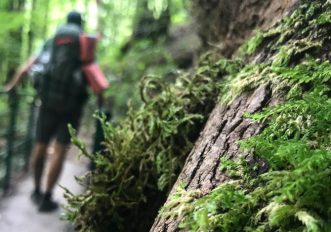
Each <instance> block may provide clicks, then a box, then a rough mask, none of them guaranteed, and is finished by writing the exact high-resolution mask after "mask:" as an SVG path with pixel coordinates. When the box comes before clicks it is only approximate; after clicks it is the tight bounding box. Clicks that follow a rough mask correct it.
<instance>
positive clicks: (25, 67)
mask: <svg viewBox="0 0 331 232" xmlns="http://www.w3.org/2000/svg"><path fill="white" fill-rule="evenodd" d="M37 58H38V57H37V56H31V57H30V58H29V59H28V61H27V62H25V63H24V64H22V65H21V66H20V67H19V68H18V70H17V71H16V72H15V74H14V76H13V78H12V79H11V80H10V82H9V83H8V84H7V85H6V86H5V91H10V90H12V89H13V88H14V87H15V86H16V85H17V84H18V83H19V82H20V81H21V80H22V78H23V77H24V76H26V74H27V72H28V70H29V68H30V67H31V66H32V65H33V64H34V63H35V62H36V60H37Z"/></svg>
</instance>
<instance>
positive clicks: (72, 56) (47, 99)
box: [7, 11, 108, 212]
mask: <svg viewBox="0 0 331 232" xmlns="http://www.w3.org/2000/svg"><path fill="white" fill-rule="evenodd" d="M82 34H83V32H82V17H81V15H80V13H78V12H76V11H72V12H70V13H69V14H68V15H67V23H66V24H64V25H63V26H61V27H60V28H59V29H58V30H57V31H56V33H55V35H54V37H53V38H52V39H51V40H49V41H48V45H47V43H46V44H45V46H44V47H43V51H45V50H47V49H50V55H49V57H48V64H47V65H46V66H47V68H46V70H47V71H46V72H45V74H44V76H43V77H42V78H40V79H41V80H38V86H39V87H38V94H39V96H40V99H41V102H42V104H41V107H40V109H39V116H38V120H37V126H36V138H35V139H36V141H35V144H34V148H33V151H32V165H33V171H34V184H35V188H34V190H33V192H32V194H31V199H32V200H33V202H34V203H36V204H37V205H38V210H39V211H40V212H50V211H54V210H56V209H57V208H58V204H57V202H55V201H54V200H53V198H52V192H53V189H54V186H55V185H56V183H57V181H58V178H59V176H60V174H61V170H62V167H63V163H64V160H65V156H66V153H67V150H68V145H69V144H70V134H69V130H68V124H71V126H72V127H73V128H74V129H75V130H76V131H77V129H78V125H79V121H80V118H81V115H82V110H83V107H84V105H85V103H86V100H87V97H88V92H87V86H88V85H90V87H91V88H92V89H93V90H94V92H95V93H97V94H98V97H99V100H98V102H102V100H100V99H101V92H102V91H103V90H104V89H105V88H107V86H108V82H107V80H106V79H105V78H104V76H102V73H101V71H100V70H99V69H98V66H97V65H96V64H94V63H93V62H92V61H93V60H92V59H94V54H90V55H89V54H88V50H84V51H83V50H82V47H83V45H82V39H81V38H85V37H82V36H81V35H82ZM84 46H85V45H84ZM87 47H88V46H87ZM90 47H91V46H90ZM92 47H93V46H92ZM93 52H94V51H93ZM41 54H43V52H41V53H40V55H39V56H32V57H31V58H30V59H29V60H28V62H27V63H26V64H24V65H22V66H21V67H20V68H19V69H18V71H17V73H16V74H15V75H14V77H13V79H12V81H11V82H10V83H9V84H8V85H7V90H10V89H12V88H13V87H14V86H15V85H16V84H17V83H18V82H19V81H20V80H21V79H22V77H23V76H24V75H25V74H26V73H27V70H28V69H29V68H31V67H32V65H33V64H35V63H36V62H37V61H38V59H40V58H41V57H40V56H41ZM82 54H83V56H84V57H85V58H84V59H83V58H82ZM86 57H92V59H90V60H86V59H87V58H86ZM95 73H98V75H99V79H100V75H101V82H102V83H101V85H98V83H95V79H94V78H93V75H94V74H95ZM91 75H92V76H91ZM53 138H54V139H55V143H54V152H53V154H51V155H52V156H53V157H52V159H51V161H50V165H49V170H48V175H47V179H46V187H45V190H44V191H43V189H42V187H41V180H42V177H43V173H44V166H45V161H46V153H47V150H48V147H49V144H50V141H51V139H53Z"/></svg>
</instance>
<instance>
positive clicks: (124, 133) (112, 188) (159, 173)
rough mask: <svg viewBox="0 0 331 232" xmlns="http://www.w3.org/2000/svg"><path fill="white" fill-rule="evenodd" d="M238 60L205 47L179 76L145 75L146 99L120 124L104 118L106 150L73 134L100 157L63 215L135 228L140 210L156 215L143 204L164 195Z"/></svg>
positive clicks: (82, 224) (103, 226)
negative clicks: (192, 65)
mask: <svg viewBox="0 0 331 232" xmlns="http://www.w3.org/2000/svg"><path fill="white" fill-rule="evenodd" d="M215 60H218V61H217V62H215ZM240 66H241V62H240V61H239V60H238V61H231V60H225V59H219V58H217V59H216V57H214V54H207V55H205V56H204V57H203V58H202V59H201V62H200V65H199V68H198V69H197V70H196V72H195V73H194V74H193V75H189V74H186V73H183V74H179V75H178V76H177V78H176V81H175V83H172V84H171V83H169V82H167V81H164V79H162V78H159V77H155V76H147V77H144V78H143V79H142V85H141V91H140V92H141V98H142V100H143V102H144V104H143V106H142V107H141V108H140V109H139V110H132V109H130V110H129V112H128V115H127V117H126V118H125V119H124V120H123V121H122V122H121V123H120V124H119V125H117V126H113V125H112V124H111V123H109V122H106V121H105V120H103V123H102V124H103V130H104V133H105V142H104V146H105V149H104V151H102V152H100V153H99V154H96V155H95V156H94V155H90V154H88V152H86V150H85V147H84V144H81V143H80V142H79V141H78V140H77V139H73V143H74V144H76V145H77V146H78V147H79V148H80V149H81V150H82V151H83V153H84V154H85V155H86V156H88V157H89V158H91V159H93V160H94V162H95V164H96V169H95V171H93V172H90V173H89V174H87V176H85V177H84V178H83V180H82V182H84V181H85V182H86V181H88V182H89V184H88V185H87V190H86V191H85V192H84V193H82V194H80V195H73V194H71V193H70V192H69V191H67V193H66V197H67V198H68V200H69V206H68V209H67V212H66V217H67V219H68V220H70V221H72V222H74V224H75V225H76V229H77V230H79V231H109V230H110V229H111V230H112V231H130V229H132V226H134V224H135V221H134V220H139V218H144V219H143V220H144V221H146V222H149V223H152V221H153V218H151V216H150V215H148V213H151V212H149V211H145V210H143V209H142V208H144V207H145V208H146V207H149V206H146V205H148V204H149V202H152V204H153V203H155V202H157V201H159V197H160V196H163V198H164V197H165V196H166V192H167V191H169V190H170V188H171V186H172V185H173V183H174V181H175V180H176V177H177V174H178V173H179V171H180V169H181V168H182V166H183V164H184V162H185V158H186V156H187V154H188V152H189V151H190V150H191V149H192V147H193V142H194V141H195V139H196V138H197V137H198V135H199V132H200V130H201V126H203V124H204V122H205V121H206V119H207V116H208V114H209V112H210V111H211V110H212V109H213V107H214V104H215V102H216V101H217V97H218V94H219V90H220V87H219V84H218V83H219V82H220V80H221V79H222V78H223V77H225V76H227V75H231V73H234V72H237V71H238V69H239V68H240ZM101 120H102V119H101ZM161 199H162V198H161ZM161 203H162V202H160V204H161ZM160 206H161V205H158V207H160ZM157 209H158V208H156V209H155V213H157ZM149 210H150V211H151V209H149ZM155 213H154V214H155ZM152 216H155V215H152ZM148 217H149V218H148ZM128 220H129V221H130V222H131V223H127V221H128ZM137 223H141V222H137ZM130 226H131V227H130ZM149 226H150V225H149ZM135 229H136V230H138V229H137V228H135Z"/></svg>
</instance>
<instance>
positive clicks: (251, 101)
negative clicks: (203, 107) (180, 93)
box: [151, 0, 299, 232]
mask: <svg viewBox="0 0 331 232" xmlns="http://www.w3.org/2000/svg"><path fill="white" fill-rule="evenodd" d="M298 2H299V1H295V0H293V1H290V0H289V1H287V0H282V1H272V0H269V1H253V0H251V1H227V0H219V1H203V0H195V1H194V5H195V9H198V10H197V12H196V16H197V19H198V20H197V21H198V22H199V26H200V27H199V28H200V34H201V35H202V39H203V40H204V41H205V43H219V42H220V41H221V42H222V47H220V48H221V49H220V50H221V51H220V52H221V53H222V54H224V55H225V56H231V55H232V54H233V52H235V48H238V45H239V44H241V43H242V42H243V41H244V40H245V39H247V37H248V36H249V35H250V34H252V31H253V30H254V29H256V28H261V27H262V28H264V29H266V28H268V27H270V26H272V25H274V24H275V23H276V22H277V21H279V20H280V19H281V18H282V17H283V16H284V15H285V14H287V12H289V11H290V10H292V9H293V8H294V7H295V4H297V3H298ZM238 12H239V13H238ZM206 15H209V17H208V20H206V19H205V20H202V19H203V18H204V17H205V18H206ZM199 19H201V20H199ZM264 57H267V56H264ZM278 101H279V99H277V97H276V96H272V89H271V85H270V84H264V85H261V86H259V87H258V88H257V89H255V90H253V91H251V92H246V93H244V94H242V95H241V96H239V97H237V98H236V99H235V100H234V101H233V102H232V103H231V104H230V105H228V106H225V105H222V104H218V105H217V106H216V107H215V109H214V110H213V112H212V113H211V115H210V117H209V120H208V122H207V124H206V126H205V129H204V130H203V132H202V133H201V135H200V138H199V139H198V140H197V142H196V144H195V146H194V148H193V149H192V151H191V153H190V154H189V156H188V158H187V160H186V163H185V166H184V168H183V170H182V172H181V174H180V175H179V177H178V179H177V182H176V184H175V185H174V187H173V189H172V191H171V192H170V194H169V196H171V194H173V193H175V192H176V190H177V186H178V185H179V184H185V189H186V190H194V189H199V190H201V191H202V192H203V193H209V192H210V191H211V190H213V189H215V187H217V186H218V185H219V184H220V183H224V182H227V181H228V180H229V179H230V177H228V176H227V175H226V174H225V173H223V172H221V171H220V168H219V164H220V157H226V158H230V159H237V158H238V156H239V144H238V142H239V141H240V140H242V139H244V138H249V137H251V136H253V135H256V134H259V133H260V132H261V130H262V129H263V127H264V126H263V125H262V124H258V123H253V122H252V121H251V120H250V119H247V118H245V117H244V116H243V114H244V113H253V112H257V111H260V110H261V109H263V108H265V107H267V106H270V105H274V104H275V102H278ZM244 158H245V159H246V160H248V161H251V162H256V161H254V160H253V157H252V155H250V154H249V153H245V154H244ZM260 168H262V169H263V168H265V166H263V165H262V166H261V167H260ZM259 171H260V172H261V171H263V170H259ZM168 201H169V198H168ZM178 224H179V221H178V220H177V219H176V218H174V217H171V216H160V215H159V216H158V217H157V218H156V219H155V221H154V224H153V226H152V228H151V231H153V232H158V231H163V232H164V231H178V230H179V229H178Z"/></svg>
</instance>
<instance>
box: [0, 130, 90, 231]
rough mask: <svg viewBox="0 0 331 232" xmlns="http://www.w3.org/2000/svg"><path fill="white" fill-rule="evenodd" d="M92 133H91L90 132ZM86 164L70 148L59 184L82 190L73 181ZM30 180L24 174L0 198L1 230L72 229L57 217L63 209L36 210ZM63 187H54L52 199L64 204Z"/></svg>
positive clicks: (83, 170) (76, 190) (74, 190)
mask: <svg viewBox="0 0 331 232" xmlns="http://www.w3.org/2000/svg"><path fill="white" fill-rule="evenodd" d="M90 136H91V135H90ZM87 166H88V161H87V160H86V159H78V151H77V149H76V148H75V147H72V148H70V151H69V154H68V158H67V161H66V163H65V166H64V170H63V173H62V175H61V178H60V181H59V185H61V186H64V187H66V188H68V189H69V190H70V191H72V192H74V193H78V192H81V191H82V187H81V186H79V185H78V184H77V183H76V181H75V178H74V177H75V176H80V175H82V174H83V173H84V172H85V171H86V170H87ZM32 189H33V182H32V178H31V176H30V175H27V176H26V177H25V178H24V179H23V180H22V181H21V182H20V183H18V184H17V186H16V189H14V191H13V194H11V195H10V196H8V197H5V198H3V199H1V201H0V231H1V232H18V231H24V232H39V231H43V232H62V231H63V232H68V231H74V230H73V228H72V226H71V225H70V224H68V223H67V222H66V221H63V220H61V219H60V217H61V215H62V214H63V212H64V210H63V208H62V207H61V209H59V210H57V211H56V212H52V213H39V212H38V211H37V208H36V206H35V205H34V204H33V203H32V202H31V200H30V193H31V190H32ZM63 192H64V191H63V190H62V189H61V188H60V187H56V189H55V190H54V199H55V200H57V201H58V202H59V203H60V204H61V205H65V203H66V200H65V199H64V197H63Z"/></svg>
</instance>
